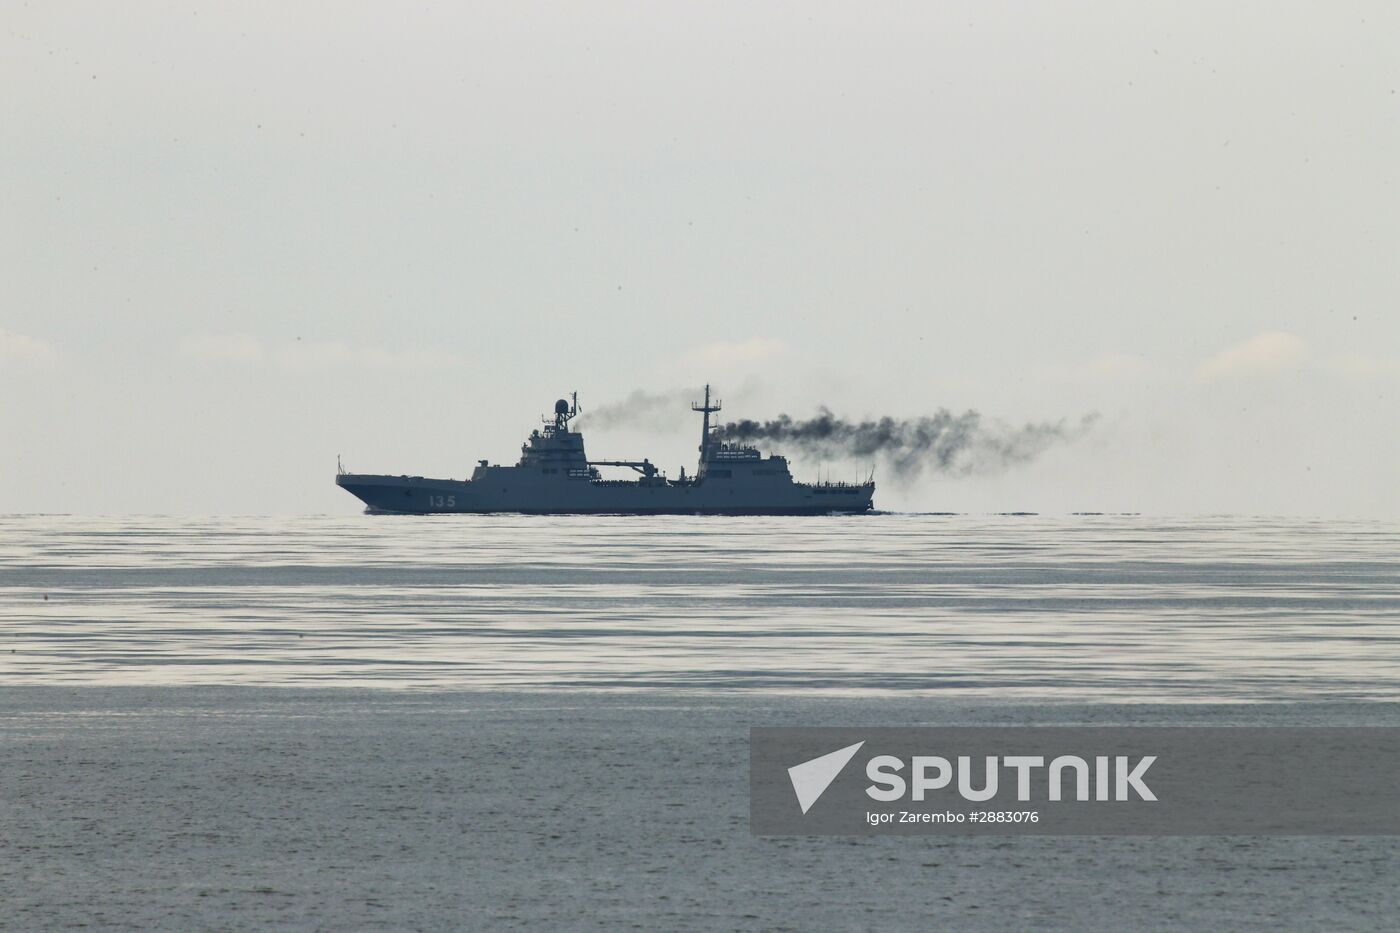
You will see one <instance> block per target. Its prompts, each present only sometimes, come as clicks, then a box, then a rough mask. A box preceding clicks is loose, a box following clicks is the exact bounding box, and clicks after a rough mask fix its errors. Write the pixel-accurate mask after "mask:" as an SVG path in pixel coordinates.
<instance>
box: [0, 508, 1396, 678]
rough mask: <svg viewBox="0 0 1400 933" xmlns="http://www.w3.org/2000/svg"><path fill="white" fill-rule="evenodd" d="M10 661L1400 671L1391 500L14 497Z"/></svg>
mask: <svg viewBox="0 0 1400 933" xmlns="http://www.w3.org/2000/svg"><path fill="white" fill-rule="evenodd" d="M0 639H2V640H0V678H3V682H5V683H9V684H44V683H63V684H207V683H227V684H245V685H278V686H322V685H333V686H363V687H396V688H424V687H426V688H437V689H443V688H494V689H499V688H512V689H537V688H541V689H568V688H581V689H582V688H587V689H618V688H624V689H625V688H671V689H674V688H684V689H688V690H715V689H722V690H728V689H743V690H768V691H784V692H792V691H799V692H800V691H839V692H844V693H872V692H873V693H879V692H907V691H917V692H933V693H939V694H945V695H959V696H967V695H983V696H998V697H1007V696H1036V697H1048V698H1057V699H1064V700H1074V701H1085V700H1095V701H1097V700H1103V701H1109V700H1116V701H1123V700H1126V701H1145V700H1159V701H1167V702H1182V701H1212V700H1223V701H1259V700H1287V699H1310V698H1328V699H1361V700H1375V699H1396V698H1397V697H1400V525H1397V524H1394V523H1383V522H1363V521H1348V522H1343V521H1320V520H1319V521H1305V520H1296V519H1295V520H1270V519H1242V518H1229V517H1220V518H1193V519H1163V518H1151V517H1143V516H1105V515H1062V516H1037V515H1012V516H1002V515H914V514H879V515H861V516H847V517H837V516H833V517H827V518H717V517H645V518H637V517H621V516H602V517H557V516H542V517H530V516H520V515H501V516H471V515H444V516H431V517H409V516H401V517H394V516H379V517H374V516H352V517H300V518H168V517H148V518H82V517H75V516H10V517H3V518H0Z"/></svg>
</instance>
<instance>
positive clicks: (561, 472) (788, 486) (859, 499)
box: [335, 386, 875, 515]
mask: <svg viewBox="0 0 1400 933" xmlns="http://www.w3.org/2000/svg"><path fill="white" fill-rule="evenodd" d="M690 407H691V408H692V409H693V410H694V411H697V412H700V413H701V414H702V415H703V418H702V421H701V427H700V464H699V467H698V469H696V471H695V473H694V474H693V475H691V476H686V474H685V467H681V471H680V477H679V478H677V479H667V478H666V474H665V473H662V472H661V471H659V470H658V469H657V468H656V465H655V464H653V463H652V462H651V461H650V460H647V459H643V460H589V459H588V456H587V455H586V454H585V453H584V450H583V435H582V434H581V433H580V432H578V431H577V430H574V429H572V428H570V427H569V422H570V421H571V420H573V419H574V418H575V417H577V416H578V413H579V407H578V393H577V392H575V393H573V394H572V395H571V396H570V398H569V399H560V400H559V401H557V402H555V403H554V414H553V415H552V416H549V415H546V416H545V417H544V418H543V422H544V425H543V427H542V428H536V429H535V430H533V431H531V432H530V437H529V439H528V440H527V441H526V442H525V443H524V444H523V445H521V448H520V461H519V462H518V463H516V464H515V466H500V465H497V464H492V463H487V462H486V461H485V460H481V461H478V463H477V466H476V469H475V470H473V471H472V477H471V479H468V480H454V479H429V478H427V477H424V476H385V475H379V474H373V473H345V472H341V471H339V468H337V474H336V477H335V483H336V485H337V486H339V487H341V488H342V489H344V490H345V491H346V492H349V493H351V494H352V495H354V496H356V497H358V498H359V499H360V500H361V501H363V502H364V503H365V505H366V506H367V508H366V510H365V511H367V512H371V513H397V514H403V513H407V514H414V515H422V514H428V513H435V512H477V513H484V512H526V513H534V514H615V515H828V514H831V513H848V512H866V511H869V510H870V509H872V508H873V507H874V506H873V499H874V496H875V482H874V479H873V476H872V477H871V478H870V479H867V480H866V481H865V482H863V483H833V482H818V483H799V482H795V481H794V480H793V478H792V472H791V471H790V470H789V469H788V462H787V459H786V458H785V457H782V456H779V455H777V454H771V455H769V456H766V457H765V456H763V455H762V454H761V453H760V452H759V451H758V449H757V448H754V447H750V446H745V445H740V444H728V443H724V442H723V441H722V440H720V439H719V438H718V437H717V436H716V432H715V430H714V429H713V428H712V427H711V425H710V415H712V414H714V413H715V412H717V411H719V410H720V402H719V401H718V400H717V399H716V400H715V401H713V402H711V400H710V387H709V386H705V401H704V402H703V403H701V402H696V403H693V404H692V405H691V406H690ZM603 466H607V467H630V468H631V469H633V470H635V471H636V472H637V473H638V474H640V475H639V476H638V477H637V478H636V479H631V480H626V479H604V478H603V476H602V474H601V473H600V472H599V471H598V467H603Z"/></svg>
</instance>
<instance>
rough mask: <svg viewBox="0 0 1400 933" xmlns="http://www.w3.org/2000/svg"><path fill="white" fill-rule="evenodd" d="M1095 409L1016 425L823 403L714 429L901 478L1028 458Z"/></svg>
mask: <svg viewBox="0 0 1400 933" xmlns="http://www.w3.org/2000/svg"><path fill="white" fill-rule="evenodd" d="M1097 420H1098V415H1097V414H1090V415H1086V416H1084V417H1083V418H1082V419H1080V420H1079V421H1078V422H1077V423H1070V422H1066V421H1065V420H1063V419H1062V420H1060V421H1043V422H1039V423H1030V424H1024V425H1021V426H1019V427H1014V426H1008V425H1002V424H988V423H985V422H984V421H983V420H982V416H981V415H980V414H978V413H977V412H975V411H966V412H963V413H962V414H961V415H955V414H953V413H952V412H950V411H948V410H947V409H946V408H942V409H939V410H938V411H937V412H935V413H934V414H932V415H928V416H925V417H921V418H889V417H886V418H878V419H875V420H870V421H847V420H846V419H844V418H838V417H837V416H836V415H833V414H832V413H831V412H830V411H829V410H828V409H826V408H825V407H823V408H820V409H818V412H817V415H816V417H814V418H808V419H806V420H804V421H799V420H796V419H794V418H791V417H789V416H788V415H779V416H778V417H776V418H774V419H772V420H770V421H748V420H744V421H731V422H729V423H728V424H724V425H721V426H720V427H718V428H717V429H716V436H717V437H718V438H719V439H720V440H722V441H726V442H729V443H744V444H758V445H760V446H769V447H772V448H775V449H777V450H778V451H779V452H783V451H787V452H796V453H800V454H804V455H807V456H814V457H822V458H830V459H848V460H859V461H865V462H871V461H875V460H879V461H881V462H882V463H884V464H886V465H887V466H888V467H889V468H891V469H892V470H893V471H894V473H895V474H896V475H897V476H899V477H901V478H904V479H913V478H915V477H917V476H918V475H919V474H921V473H924V472H925V471H927V472H935V473H947V474H954V475H971V474H974V473H991V472H999V471H1001V470H1005V469H1007V468H1008V467H1013V466H1016V465H1018V464H1022V463H1029V462H1030V461H1031V460H1034V459H1035V458H1036V457H1038V456H1040V455H1041V454H1042V453H1044V452H1045V451H1046V450H1048V449H1049V448H1051V447H1053V446H1055V445H1056V444H1059V443H1063V442H1066V441H1072V440H1075V439H1076V438H1078V437H1081V436H1082V435H1084V434H1085V433H1087V432H1088V431H1089V430H1090V429H1091V428H1092V427H1093V426H1094V423H1095V422H1096V421H1097Z"/></svg>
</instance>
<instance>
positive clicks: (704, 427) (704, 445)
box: [690, 383, 722, 461]
mask: <svg viewBox="0 0 1400 933" xmlns="http://www.w3.org/2000/svg"><path fill="white" fill-rule="evenodd" d="M721 407H722V403H721V402H720V400H719V399H715V402H714V404H713V405H711V404H710V386H709V383H706V384H705V404H703V405H701V404H700V403H699V402H691V403H690V410H691V411H702V412H704V413H705V418H704V420H703V421H702V422H701V425H700V459H701V460H702V461H703V460H708V459H710V413H711V412H716V411H719V410H720V408H721Z"/></svg>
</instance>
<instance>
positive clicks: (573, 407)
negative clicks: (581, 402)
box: [541, 392, 578, 431]
mask: <svg viewBox="0 0 1400 933" xmlns="http://www.w3.org/2000/svg"><path fill="white" fill-rule="evenodd" d="M577 417H578V393H577V392H572V393H570V394H569V397H568V398H566V399H565V398H561V399H560V400H559V401H557V402H555V403H554V417H552V418H551V417H550V416H548V415H546V416H545V417H544V418H542V419H541V420H542V421H544V423H545V424H552V425H553V426H554V429H555V430H556V431H568V430H569V419H570V418H577Z"/></svg>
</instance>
